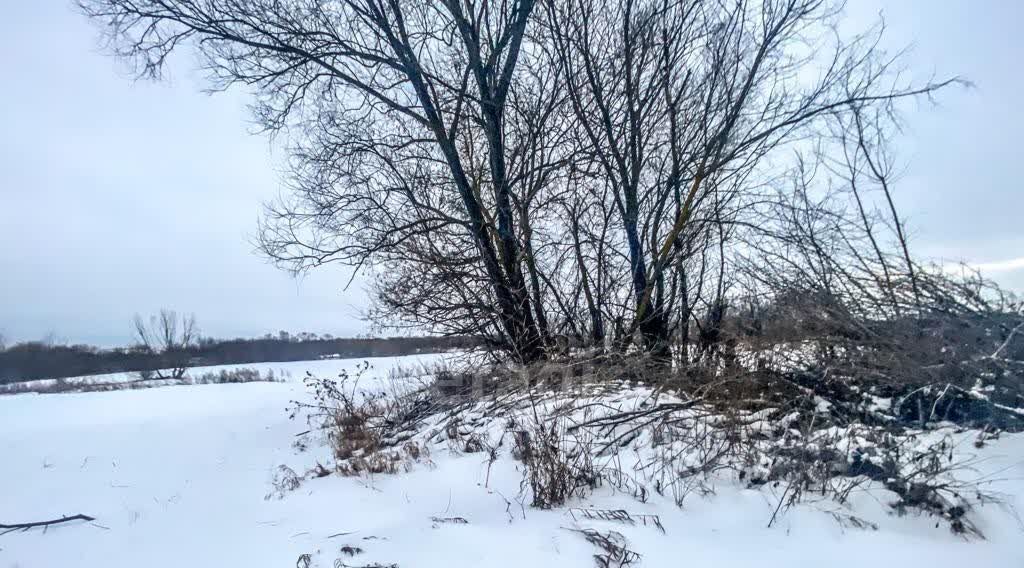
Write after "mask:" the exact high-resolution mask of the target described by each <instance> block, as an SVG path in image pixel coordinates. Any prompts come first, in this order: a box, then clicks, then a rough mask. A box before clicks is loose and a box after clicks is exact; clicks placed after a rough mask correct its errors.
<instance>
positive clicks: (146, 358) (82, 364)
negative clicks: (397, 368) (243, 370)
mask: <svg viewBox="0 0 1024 568" xmlns="http://www.w3.org/2000/svg"><path fill="white" fill-rule="evenodd" d="M477 344H478V341H477V340H475V339H473V338H471V337H381V338H335V337H331V336H317V335H316V334H309V333H302V334H298V335H291V334H289V333H287V332H281V333H279V334H278V335H276V336H270V335H267V336H264V337H261V338H258V339H241V338H239V339H227V340H219V339H212V338H202V339H200V340H198V341H197V342H196V343H195V344H194V345H192V346H190V347H188V348H187V349H185V350H184V353H182V354H179V355H184V356H186V357H187V361H188V366H193V367H194V366H206V365H226V364H238V363H263V362H268V361H303V360H313V359H319V358H325V357H332V356H338V357H339V358H358V357H391V356H397V355H411V354H416V353H435V352H440V351H446V350H451V349H467V348H471V347H473V346H475V345H477ZM165 363H166V354H161V353H157V352H154V351H153V350H151V349H147V348H146V347H145V346H142V345H137V346H132V347H125V348H117V349H100V348H98V347H95V346H92V345H60V344H55V343H53V342H49V341H28V342H23V343H16V344H13V345H11V346H10V347H8V348H6V349H3V348H2V347H0V384H7V383H13V382H20V381H29V380H36V379H53V378H60V377H74V376H80V375H95V374H103V373H118V372H129V371H148V370H153V371H155V370H157V369H161V368H164V365H165Z"/></svg>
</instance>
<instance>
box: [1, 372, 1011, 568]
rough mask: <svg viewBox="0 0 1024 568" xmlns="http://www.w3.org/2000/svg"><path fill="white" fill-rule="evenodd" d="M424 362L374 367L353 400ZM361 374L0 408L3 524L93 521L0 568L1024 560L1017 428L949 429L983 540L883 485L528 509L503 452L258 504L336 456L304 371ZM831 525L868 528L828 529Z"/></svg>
mask: <svg viewBox="0 0 1024 568" xmlns="http://www.w3.org/2000/svg"><path fill="white" fill-rule="evenodd" d="M438 357H439V356H421V357H400V358H390V359H377V360H371V361H370V363H371V365H372V368H371V370H370V371H369V372H368V373H366V374H364V376H363V379H362V381H361V383H360V388H375V387H381V386H382V385H383V384H384V383H385V382H386V381H388V380H391V381H393V380H395V379H393V378H392V379H388V376H389V371H390V370H391V369H392V368H393V367H395V366H398V365H401V366H404V367H406V368H412V367H415V366H417V365H421V364H423V363H428V362H430V361H434V360H436V359H437V358H438ZM360 362H361V361H355V360H349V361H320V362H305V363H290V364H288V365H287V366H288V368H289V369H290V371H291V372H289V373H287V376H288V377H289V378H290V380H287V381H285V382H275V383H268V382H258V383H246V384H210V385H191V386H173V387H163V388H152V389H145V390H125V391H112V392H93V393H70V394H46V395H35V394H21V395H13V396H3V397H0V456H2V457H0V463H2V465H0V523H16V522H27V521H36V520H45V519H53V518H59V517H61V516H64V515H73V514H78V513H83V514H86V515H89V516H92V517H95V519H96V520H95V521H93V522H74V523H66V524H62V525H57V526H52V527H49V528H48V529H45V530H44V529H33V530H30V531H15V532H9V533H7V534H3V535H2V536H0V568H14V567H19V568H35V567H67V566H81V567H90V566H97V567H99V566H103V567H112V568H127V567H134V566H149V567H181V566H190V567H229V566H231V567H234V566H238V567H252V568H257V567H267V568H271V567H286V568H287V567H291V566H296V565H297V566H299V567H300V568H304V567H307V566H310V567H311V566H321V567H327V566H337V567H341V566H392V565H397V566H401V567H403V568H407V567H427V568H432V567H442V566H444V567H449V566H495V567H520V566H573V567H575V566H578V567H589V566H593V565H594V563H595V559H594V553H595V549H594V547H593V546H592V545H591V544H590V543H588V542H587V540H586V539H585V538H584V537H583V535H582V534H581V533H580V532H578V531H579V530H584V529H588V528H596V529H600V530H608V529H610V530H615V531H617V532H619V533H621V534H622V535H623V536H624V538H626V539H628V542H629V548H630V549H631V550H633V551H635V552H636V553H637V554H639V555H640V557H639V559H637V560H636V562H635V564H636V565H638V566H688V565H692V566H729V567H731V566H758V567H769V566H780V567H782V566H785V567H790V566H836V567H845V566H849V567H857V568H863V567H864V566H878V567H882V566H894V567H895V566H900V567H904V566H928V567H944V566H949V567H964V566H971V567H972V568H974V567H988V566H991V567H1011V566H1024V546H1021V543H1022V542H1024V538H1022V537H1024V528H1022V524H1021V522H1020V520H1019V518H1018V516H1017V514H1016V511H1020V510H1021V508H1022V507H1024V436H1020V435H1003V436H1002V437H1001V438H1000V439H998V440H994V441H992V442H991V443H989V444H987V445H986V446H985V447H984V448H981V449H977V448H975V447H974V446H973V444H972V443H971V441H972V440H973V439H974V436H975V434H976V433H974V432H971V431H965V432H960V433H958V434H956V433H954V434H953V436H954V439H956V440H958V442H957V443H956V449H955V450H954V451H956V452H960V453H963V454H964V455H965V456H969V457H971V458H973V459H974V464H975V465H974V468H973V470H972V471H970V472H969V475H975V476H978V477H984V478H985V479H986V480H988V481H990V482H991V483H990V484H989V485H988V486H987V489H989V490H991V491H993V492H996V493H999V494H1001V495H1002V497H1003V501H1004V504H1002V505H998V504H990V505H987V506H984V507H981V508H979V509H978V510H976V511H974V512H973V515H974V516H973V519H974V522H975V523H976V524H977V525H978V527H979V528H980V529H981V530H982V531H983V532H984V534H985V537H986V538H985V539H977V538H964V537H962V536H957V535H954V534H952V533H951V532H950V530H949V528H948V526H946V525H945V524H943V523H937V522H936V520H935V519H934V518H930V517H927V516H923V515H919V514H909V515H905V516H897V515H894V514H893V513H892V511H891V509H890V507H888V505H887V502H886V500H887V499H888V498H889V497H888V496H887V495H886V492H885V491H882V490H879V491H874V490H863V491H859V492H857V493H856V494H854V495H852V496H851V498H850V501H849V503H848V505H846V506H839V505H837V504H835V503H834V502H833V501H831V500H822V501H815V500H814V499H807V500H805V501H804V502H802V503H800V504H799V505H797V506H795V507H794V508H792V509H791V510H788V511H787V512H786V513H785V514H784V515H782V516H781V517H780V518H779V519H778V520H777V521H776V522H775V523H773V526H772V527H771V528H768V526H767V525H768V523H769V520H770V518H771V517H772V514H773V512H774V511H775V510H776V508H777V505H778V502H779V499H780V493H781V491H782V488H781V487H779V488H773V487H771V486H763V487H760V488H754V489H751V488H745V487H743V486H742V485H740V484H728V483H723V484H720V485H716V486H714V487H713V490H714V492H713V494H708V495H705V496H691V497H689V498H688V499H687V500H686V501H685V503H684V505H683V506H682V507H677V506H676V505H675V503H673V502H672V500H671V499H669V498H667V497H662V496H659V495H656V494H654V495H651V496H650V498H649V499H648V500H647V501H646V502H645V503H641V502H639V501H637V500H636V499H634V498H633V497H631V496H629V495H626V494H624V493H622V492H620V491H616V490H614V489H613V488H610V487H599V488H598V489H596V490H595V492H594V493H593V494H592V495H590V496H589V497H588V498H587V499H585V500H577V501H576V502H573V503H571V504H570V505H569V506H567V507H564V508H555V509H553V510H547V511H542V510H538V509H533V508H531V507H530V506H529V502H528V500H527V501H525V502H524V500H523V497H522V495H521V479H522V474H521V473H520V471H519V467H521V466H520V464H519V463H518V462H517V461H515V460H513V458H512V457H511V456H510V455H508V452H503V453H502V454H501V455H500V457H499V458H498V460H497V461H496V462H494V463H493V464H492V465H490V466H489V464H488V460H487V459H486V457H485V456H484V455H483V454H478V453H477V454H465V453H461V454H454V453H451V452H449V451H447V450H446V449H445V448H444V447H443V446H442V447H436V448H433V449H432V451H431V454H430V456H429V459H423V460H420V461H418V462H417V463H416V464H414V466H413V467H412V470H411V471H410V472H407V473H401V474H398V475H374V476H362V477H340V476H337V475H328V476H325V477H322V478H315V479H307V480H304V481H303V482H302V484H301V486H299V487H298V488H297V489H295V490H293V491H290V492H286V493H283V494H280V495H274V494H273V493H274V491H275V487H274V483H273V480H274V476H275V474H276V473H277V472H278V471H279V470H280V466H287V467H289V468H291V469H292V470H294V471H296V472H300V474H301V472H305V471H308V470H310V469H311V468H313V467H314V466H315V465H316V463H318V462H319V463H323V464H330V463H331V460H332V459H333V458H332V457H331V453H330V449H329V448H327V447H324V446H321V445H319V444H316V443H310V444H309V445H308V447H306V448H302V447H300V446H301V445H300V444H296V441H297V440H299V439H300V438H297V436H296V435H297V434H300V433H301V432H303V431H305V430H306V429H307V426H306V423H305V422H304V421H301V420H292V419H289V412H288V411H287V407H288V406H289V404H290V402H291V401H293V400H303V399H306V398H308V394H307V392H306V387H305V385H304V384H303V383H302V381H301V377H302V376H303V375H304V371H305V370H307V369H308V370H309V371H311V372H312V373H315V374H337V373H339V372H341V371H349V372H351V370H352V369H354V368H355V366H356V365H357V364H358V363H360ZM264 366H266V367H273V368H277V367H280V366H281V364H264V365H261V366H257V367H264ZM293 367H294V368H293ZM303 367H304V369H302V370H300V368H303ZM407 380H413V379H407ZM585 509H621V510H624V511H627V512H629V513H630V514H631V515H633V516H635V517H636V518H639V516H640V515H644V514H649V515H657V517H658V518H659V520H660V523H661V526H662V527H663V529H664V531H663V532H662V530H660V529H659V528H658V527H656V526H654V525H651V524H645V523H633V524H624V523H616V522H614V521H607V520H591V519H588V518H587V515H586V514H585V513H584V512H583V511H581V510H585ZM833 513H840V514H839V515H838V516H837V515H834V514H833ZM843 514H848V515H855V516H856V517H857V518H859V519H863V520H866V521H868V522H869V523H874V524H875V525H877V530H872V529H871V528H864V527H861V528H858V527H855V526H850V525H849V523H843V522H840V521H839V520H837V517H842V516H843ZM463 521H464V522H463Z"/></svg>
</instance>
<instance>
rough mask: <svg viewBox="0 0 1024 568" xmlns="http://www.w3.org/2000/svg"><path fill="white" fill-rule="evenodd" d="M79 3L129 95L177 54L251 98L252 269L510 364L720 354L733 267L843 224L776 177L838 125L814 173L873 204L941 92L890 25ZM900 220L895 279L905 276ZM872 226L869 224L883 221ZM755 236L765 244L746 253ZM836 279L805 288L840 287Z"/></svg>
mask: <svg viewBox="0 0 1024 568" xmlns="http://www.w3.org/2000/svg"><path fill="white" fill-rule="evenodd" d="M535 4H537V5H536V6H535ZM80 6H81V8H82V10H83V11H84V12H85V13H86V14H87V15H88V16H90V17H91V18H93V19H94V20H96V21H97V22H99V23H100V24H101V25H102V26H103V30H104V33H105V36H104V37H105V39H106V40H107V41H108V45H109V48H110V49H111V50H112V51H113V52H114V53H116V54H118V55H120V56H122V57H124V58H126V59H128V60H129V61H131V62H132V63H134V64H135V65H136V70H137V71H138V73H139V75H141V76H151V77H157V76H159V75H160V73H161V71H162V68H163V64H164V62H165V60H166V58H167V56H168V55H169V54H170V53H171V52H173V51H174V50H175V49H177V48H179V47H180V46H182V45H185V44H188V45H191V46H192V47H193V48H194V49H196V50H197V51H198V52H199V54H200V55H201V57H202V61H204V63H205V68H206V70H207V71H208V73H209V77H210V80H211V83H212V88H213V89H215V90H217V89H226V88H229V87H231V86H235V85H244V86H247V87H249V88H251V89H252V91H253V92H254V93H255V96H256V99H257V104H256V105H255V108H256V117H257V119H258V120H259V122H260V124H262V125H263V126H264V127H265V128H266V129H268V130H270V131H274V132H280V133H283V134H285V140H286V141H287V144H288V146H289V150H290V152H291V156H292V161H291V163H290V168H289V173H288V176H287V178H286V182H287V183H288V185H289V186H290V189H291V191H290V194H289V196H288V197H286V198H284V199H282V200H281V201H279V202H276V203H273V204H270V205H269V206H268V208H267V211H266V215H265V217H264V220H263V222H262V225H261V227H260V232H259V245H260V246H261V248H262V250H263V252H264V253H265V254H267V255H268V256H269V257H270V258H272V259H274V260H275V261H276V262H277V263H278V264H279V265H281V266H284V267H286V268H288V269H290V270H293V271H302V270H307V269H310V268H312V267H316V266H319V265H322V264H324V263H329V262H340V263H344V264H347V265H349V266H351V267H353V269H355V270H366V271H369V272H371V274H372V276H373V279H374V282H375V294H374V302H373V306H372V309H371V316H372V317H373V318H374V319H375V320H376V321H377V323H378V324H380V325H384V326H389V327H403V326H412V327H417V328H421V329H423V328H425V329H428V330H430V331H433V332H436V333H440V334H449V335H465V334H473V335H478V336H481V337H484V338H485V339H486V340H487V341H488V342H489V343H490V344H491V345H492V346H494V347H496V348H497V349H498V350H500V351H502V352H503V353H505V354H507V355H511V356H512V357H513V358H515V359H517V360H518V361H520V362H530V361H533V360H535V359H538V358H540V357H544V356H545V353H547V352H550V351H551V350H552V349H553V348H554V347H556V346H555V342H556V340H555V338H556V337H558V336H560V335H565V336H571V337H574V338H575V339H576V340H577V341H578V342H581V343H584V344H591V345H595V346H603V345H604V344H605V343H611V344H612V345H613V346H614V347H615V348H618V349H626V348H627V346H628V345H630V344H633V343H636V344H638V345H639V346H640V347H641V348H642V349H643V350H644V351H646V352H648V353H651V354H654V355H655V356H656V357H658V358H659V359H662V360H667V359H668V358H669V357H670V356H671V355H672V353H673V351H672V343H673V342H676V343H681V344H682V352H683V353H687V343H689V342H690V341H691V340H692V339H691V337H694V336H695V337H697V338H698V340H699V343H700V344H701V345H700V348H699V350H698V351H699V352H703V353H713V352H715V350H716V349H717V346H716V345H715V344H716V343H717V341H718V339H717V338H719V337H721V335H722V334H721V331H722V330H721V327H722V326H723V325H724V324H725V322H726V320H727V319H728V318H729V315H730V313H731V312H730V310H731V309H734V305H733V304H734V302H732V299H733V298H730V296H735V295H736V294H735V293H734V292H733V290H734V289H739V288H743V287H744V286H742V285H741V283H740V281H741V280H746V281H751V279H752V278H754V277H753V276H751V275H750V274H748V272H747V271H746V270H744V269H743V267H744V266H748V265H749V262H752V261H751V260H750V259H751V258H753V257H757V259H758V260H757V261H758V262H762V261H763V260H764V259H765V258H768V255H777V254H778V255H782V256H785V254H784V253H783V252H780V251H779V250H778V249H774V248H772V247H773V246H774V245H775V244H778V243H779V242H784V241H785V239H794V238H799V240H800V242H801V243H802V245H801V246H804V245H808V244H813V243H814V239H811V238H810V236H809V235H813V233H807V232H806V231H805V232H804V234H802V235H794V234H793V231H803V230H804V229H806V228H807V227H806V225H807V222H808V220H807V219H808V216H810V217H813V216H814V215H812V213H814V214H817V213H818V212H821V211H827V212H828V213H827V214H826V213H822V216H821V217H820V218H817V219H814V220H813V222H812V224H813V223H825V222H830V223H843V224H849V221H850V219H848V218H846V217H842V216H841V215H840V216H837V215H838V212H837V211H836V210H835V208H833V207H832V205H834V203H832V202H830V201H828V200H829V199H832V198H833V197H835V198H836V199H840V200H843V199H845V198H847V197H849V196H850V195H853V196H860V195H862V194H861V193H860V192H859V190H854V191H853V193H846V192H844V193H843V194H842V195H839V196H836V195H832V196H831V197H826V198H825V203H824V204H823V206H822V207H817V208H816V207H810V206H809V205H808V204H809V203H810V202H811V201H812V196H811V195H810V194H809V193H808V192H805V191H803V190H802V189H801V187H800V184H792V185H786V184H782V183H781V182H780V180H789V179H792V177H793V176H794V175H798V174H800V173H801V172H803V173H804V174H806V173H807V171H806V169H805V168H804V166H805V164H803V163H801V159H800V158H797V159H793V156H794V155H797V156H800V155H803V154H805V153H806V145H807V140H808V139H809V138H816V137H821V136H829V135H832V134H834V132H833V131H832V130H830V125H831V126H834V125H836V124H842V123H845V124H847V128H846V129H845V130H844V131H847V132H857V133H858V134H857V135H856V138H857V141H859V144H858V143H853V140H852V139H851V140H849V142H851V143H849V144H842V143H839V144H835V145H834V146H832V147H830V148H829V151H836V150H837V149H840V148H845V149H847V150H849V151H852V152H853V153H854V154H855V155H856V156H859V157H860V158H859V160H860V161H859V162H858V164H857V165H856V167H857V176H858V178H857V179H858V180H864V179H867V178H866V177H865V176H868V177H869V178H870V179H872V180H874V181H873V182H872V184H873V185H874V184H878V185H881V186H882V187H883V189H884V194H885V195H888V192H889V189H888V187H889V181H890V180H891V175H890V171H889V165H890V164H891V161H890V160H889V159H888V157H887V156H886V154H885V151H886V150H885V148H886V145H885V132H886V131H885V130H884V128H886V127H888V125H889V123H884V124H883V122H884V120H885V119H886V118H887V117H889V116H891V115H893V114H895V112H896V102H897V101H899V100H901V99H905V98H914V97H927V96H929V95H930V94H931V93H933V92H934V91H935V90H937V89H940V88H942V87H943V86H945V85H947V84H949V83H951V82H953V80H949V81H938V82H927V83H923V84H920V85H918V84H912V83H908V82H906V81H904V80H903V79H902V78H901V75H900V73H899V61H900V60H899V56H898V55H897V56H896V57H889V56H887V55H886V54H885V53H884V52H882V51H881V50H880V49H879V48H878V40H879V37H880V33H881V28H880V27H879V28H875V29H871V30H869V31H868V32H867V33H865V34H862V35H857V36H853V37H850V38H847V39H844V38H842V37H840V36H839V35H838V34H837V33H836V32H835V30H836V29H838V28H839V25H838V24H839V23H840V18H841V10H840V9H839V8H840V7H841V6H840V5H839V4H834V3H831V2H828V1H825V0H759V1H752V2H746V1H737V2H698V1H693V0H565V1H562V0H543V1H541V2H539V3H537V2H535V1H534V0H510V1H509V2H503V3H498V4H495V3H493V2H487V1H485V0H439V1H437V2H422V1H419V0H339V1H338V2H333V3H324V2H320V1H318V0H253V1H250V2H238V1H235V0H81V1H80ZM879 121H882V122H879ZM875 124H878V125H880V126H881V129H878V128H875V126H873V125H875ZM851 128H852V129H851ZM821 162H822V163H824V160H821ZM862 166H863V167H862ZM833 176H835V177H836V178H837V179H839V178H842V177H843V175H840V172H839V170H838V169H836V171H834V172H833ZM891 203H892V201H891V199H889V204H890V205H889V207H888V208H886V209H887V210H888V211H889V213H888V214H887V215H886V216H885V219H886V222H887V223H890V224H892V226H893V227H894V228H895V229H896V232H897V233H898V235H897V238H898V240H900V241H902V242H904V246H903V247H902V251H903V254H902V257H903V262H902V266H901V267H899V268H900V272H903V271H905V270H909V271H910V272H914V269H913V266H914V264H913V261H912V258H911V257H910V254H909V250H908V248H907V247H906V246H905V241H906V239H905V234H904V232H903V229H902V225H901V224H900V221H899V219H898V217H897V216H896V213H895V208H894V207H892V206H891ZM863 211H864V214H863V215H861V216H860V221H859V223H860V225H871V224H873V223H875V222H879V221H877V219H879V218H875V219H876V221H873V220H872V219H873V218H874V217H873V215H874V213H873V212H872V213H870V214H869V212H868V209H867V208H865V209H864V210H863ZM762 215H769V216H770V217H768V218H760V217H759V216H762ZM801 215H803V216H804V217H803V218H801V219H797V217H800V216H801ZM840 217H841V219H840ZM796 220H799V221H800V222H799V223H796V222H795V221H796ZM755 228H756V229H758V231H760V233H761V234H769V233H771V234H772V236H773V237H777V239H774V240H771V239H770V242H769V241H764V242H757V241H752V239H751V236H752V235H754V234H757V233H758V231H755V230H754V229H755ZM871 232H872V234H874V233H875V232H876V230H875V229H873V228H872V229H871ZM844 234H852V233H844ZM770 244H771V246H769V245H770ZM883 244H884V243H878V246H877V247H876V249H877V250H876V253H875V254H873V255H872V256H873V257H880V256H884V255H882V254H881V250H882V248H883V247H882V245H883ZM759 247H760V249H764V250H760V249H759ZM805 252H808V253H811V252H814V251H812V250H810V249H807V250H806V251H805ZM857 252H858V253H860V252H861V249H857ZM821 256H822V254H821V253H818V252H815V254H814V255H813V257H812V256H808V257H807V263H808V264H807V266H805V267H802V268H806V269H811V268H813V269H819V268H820V266H819V264H820V257H821ZM847 258H848V259H852V261H857V262H859V261H860V260H861V259H860V258H859V257H857V256H855V255H853V254H851V255H850V256H848V257H847ZM871 262H872V263H873V262H876V261H871ZM880 266H881V267H882V268H884V270H883V272H884V271H886V270H889V269H890V268H892V266H891V261H890V260H884V261H880ZM831 268H835V267H834V266H833V267H831ZM835 274H836V272H835V271H834V270H831V271H825V272H822V273H821V274H816V275H815V276H816V277H817V278H819V279H821V278H833V279H834V278H840V277H841V278H843V279H845V280H847V281H846V282H845V285H847V286H854V284H853V281H852V280H850V279H849V278H847V277H846V276H842V275H840V276H836V275H835ZM882 278H883V279H889V280H892V279H893V277H892V275H890V276H888V277H886V276H885V275H884V274H883V275H882ZM916 281H917V278H916V277H915V276H911V278H910V280H909V282H911V283H912V284H913V283H914V282H916ZM914 287H916V284H914ZM886 289H887V290H890V291H891V290H892V287H888V288H886ZM876 291H877V290H876ZM915 294H916V295H920V294H922V292H921V291H920V290H918V291H917V292H915ZM744 301H746V300H744ZM731 302H732V303H731ZM741 303H742V302H741ZM736 305H739V304H736ZM691 327H692V328H695V329H696V332H697V333H696V334H695V335H691V333H690V330H691ZM609 336H612V337H614V342H611V341H609ZM702 356H703V355H702Z"/></svg>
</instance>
